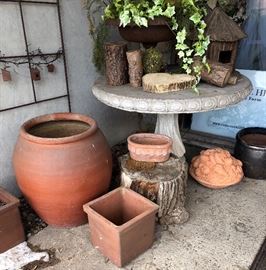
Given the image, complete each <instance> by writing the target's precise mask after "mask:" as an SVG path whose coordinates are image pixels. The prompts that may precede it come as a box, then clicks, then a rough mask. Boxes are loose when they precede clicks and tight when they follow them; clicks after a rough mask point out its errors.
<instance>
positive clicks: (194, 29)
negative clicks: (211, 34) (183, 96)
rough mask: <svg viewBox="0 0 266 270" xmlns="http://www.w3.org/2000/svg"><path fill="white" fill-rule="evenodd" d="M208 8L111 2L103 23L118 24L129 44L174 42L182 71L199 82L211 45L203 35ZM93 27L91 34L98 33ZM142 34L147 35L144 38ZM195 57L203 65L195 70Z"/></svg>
mask: <svg viewBox="0 0 266 270" xmlns="http://www.w3.org/2000/svg"><path fill="white" fill-rule="evenodd" d="M87 2H90V3H92V2H97V0H87ZM89 7H91V5H90V6H89ZM205 7H206V1H204V0H148V1H147V0H138V1H136V0H111V1H109V2H107V3H106V7H105V9H104V15H103V19H104V20H105V21H108V22H110V20H111V23H113V22H117V24H118V26H119V29H120V33H122V36H123V37H124V38H125V39H128V40H130V41H136V42H144V43H146V44H147V43H153V44H154V43H157V42H159V41H167V40H171V39H175V40H176V45H175V49H176V51H177V55H178V57H179V60H180V64H181V65H180V66H181V68H182V69H183V70H184V71H185V72H186V73H187V74H191V73H193V74H194V75H195V76H196V78H197V82H198V81H199V79H200V73H201V69H202V67H203V66H204V65H206V56H205V53H206V51H207V48H208V44H209V38H208V37H207V36H206V35H205V34H204V32H205V28H206V24H205V22H204V20H203V17H204V16H205V15H206V8H205ZM88 14H90V13H89V12H88ZM89 21H90V22H92V20H89ZM92 25H93V24H92ZM92 25H91V30H93V29H96V28H95V27H94V28H93V27H92ZM148 29H149V30H148ZM156 29H157V30H156ZM130 30H131V33H130V32H129V31H130ZM140 31H143V32H144V34H143V35H142V36H140ZM149 31H150V34H149ZM90 32H91V33H92V31H90ZM162 33H163V34H162ZM191 33H193V36H194V38H192V39H191ZM149 38H150V40H149ZM98 45H99V44H98ZM194 57H197V59H198V60H200V62H201V63H203V64H204V65H201V64H200V65H194V66H193V65H192V64H193V61H194V60H193V59H194ZM198 60H197V61H198Z"/></svg>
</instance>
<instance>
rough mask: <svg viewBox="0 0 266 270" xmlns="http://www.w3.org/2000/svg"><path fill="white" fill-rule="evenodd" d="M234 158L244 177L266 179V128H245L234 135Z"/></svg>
mask: <svg viewBox="0 0 266 270" xmlns="http://www.w3.org/2000/svg"><path fill="white" fill-rule="evenodd" d="M234 153H235V157H236V158H237V159H239V160H241V161H242V162H243V171H244V174H245V176H246V177H249V178H254V179H266V166H265V164H266V128H257V127H255V128H245V129H242V130H240V131H239V132H238V133H237V135H236V145H235V151H234Z"/></svg>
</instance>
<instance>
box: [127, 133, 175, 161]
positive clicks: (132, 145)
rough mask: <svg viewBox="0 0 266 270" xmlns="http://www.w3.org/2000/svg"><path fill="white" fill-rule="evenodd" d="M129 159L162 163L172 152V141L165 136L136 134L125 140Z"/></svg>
mask: <svg viewBox="0 0 266 270" xmlns="http://www.w3.org/2000/svg"><path fill="white" fill-rule="evenodd" d="M127 143H128V150H129V154H130V157H131V158H132V159H135V160H137V161H146V162H164V161H166V160H168V159H169V156H170V153H171V151H172V143H173V142H172V139H171V138H170V137H168V136H166V135H161V134H152V133H137V134H133V135H131V136H129V137H128V138H127Z"/></svg>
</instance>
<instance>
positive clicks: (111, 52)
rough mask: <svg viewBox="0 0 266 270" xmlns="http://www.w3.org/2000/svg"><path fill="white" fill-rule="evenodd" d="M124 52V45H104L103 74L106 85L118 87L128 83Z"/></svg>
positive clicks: (125, 46) (125, 48)
mask: <svg viewBox="0 0 266 270" xmlns="http://www.w3.org/2000/svg"><path fill="white" fill-rule="evenodd" d="M126 50H127V45H126V44H125V43H114V42H112V43H105V45H104V51H105V52H104V55H105V72H106V80H107V84H108V85H113V86H119V85H123V84H126V83H127V82H128V74H127V60H126Z"/></svg>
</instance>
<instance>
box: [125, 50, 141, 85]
mask: <svg viewBox="0 0 266 270" xmlns="http://www.w3.org/2000/svg"><path fill="white" fill-rule="evenodd" d="M126 54H127V61H128V74H129V82H130V84H131V86H133V87H141V84H142V75H143V65H142V52H141V50H134V51H128V52H127V53H126Z"/></svg>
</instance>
